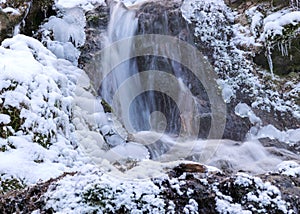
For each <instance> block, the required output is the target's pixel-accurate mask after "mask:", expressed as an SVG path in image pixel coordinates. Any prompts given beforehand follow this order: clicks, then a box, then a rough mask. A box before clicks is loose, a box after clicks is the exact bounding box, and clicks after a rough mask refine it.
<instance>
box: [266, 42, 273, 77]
mask: <svg viewBox="0 0 300 214" xmlns="http://www.w3.org/2000/svg"><path fill="white" fill-rule="evenodd" d="M266 54H267V60H268V64H269V69H270V71H271V74H272V79H274V73H273V61H272V52H271V47H270V46H268V47H267V52H266Z"/></svg>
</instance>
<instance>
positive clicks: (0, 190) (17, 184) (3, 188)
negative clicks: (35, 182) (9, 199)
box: [0, 174, 25, 195]
mask: <svg viewBox="0 0 300 214" xmlns="http://www.w3.org/2000/svg"><path fill="white" fill-rule="evenodd" d="M3 176H4V174H2V175H1V176H0V195H1V194H2V195H3V194H5V193H7V192H10V191H12V190H19V189H23V188H25V184H24V182H23V181H21V180H19V179H16V178H13V177H11V178H9V179H8V178H6V179H4V178H2V177H3Z"/></svg>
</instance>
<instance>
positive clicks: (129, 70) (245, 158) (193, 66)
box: [91, 0, 293, 173]
mask: <svg viewBox="0 0 300 214" xmlns="http://www.w3.org/2000/svg"><path fill="white" fill-rule="evenodd" d="M142 2H143V4H141V5H139V4H129V5H130V6H127V7H126V6H124V4H123V3H122V2H113V1H112V2H111V3H110V19H109V24H108V28H107V31H106V34H105V35H104V36H102V37H101V39H102V40H101V41H104V43H105V44H104V46H105V48H106V49H105V48H104V49H105V50H104V51H102V50H101V53H100V54H99V55H98V58H99V59H100V60H98V58H96V59H95V61H96V62H95V63H94V62H92V66H91V68H92V69H91V70H93V71H94V70H96V71H99V72H98V73H97V75H100V78H99V79H100V81H99V82H100V83H99V84H100V86H99V94H100V96H101V97H102V98H103V99H104V100H105V101H107V102H108V103H109V104H110V105H111V106H112V109H113V113H114V115H116V116H117V119H118V122H121V124H122V125H123V126H124V127H125V129H126V130H127V132H128V133H126V134H128V135H127V139H126V140H127V141H125V140H124V135H121V134H120V136H122V143H109V142H108V140H107V144H109V148H105V149H107V153H106V155H105V156H104V158H107V159H108V160H110V161H112V162H113V161H117V160H118V161H119V160H120V159H122V158H123V159H124V160H127V158H129V159H130V158H132V159H134V158H133V157H135V156H133V155H132V154H133V153H134V154H139V153H142V156H143V157H146V155H144V154H146V153H147V152H149V153H150V158H151V159H153V160H159V161H176V160H181V159H187V160H192V161H197V162H202V163H209V164H212V165H215V166H218V167H220V168H223V167H224V168H228V169H229V170H236V171H237V170H240V169H245V168H247V166H249V167H250V168H251V169H249V170H250V171H253V172H259V173H260V172H261V171H264V170H268V169H270V168H272V167H273V166H274V164H275V165H276V164H277V163H278V162H280V157H279V158H278V156H277V157H275V155H272V154H277V153H278V154H280V153H281V151H277V150H275V149H273V148H268V149H269V150H270V152H271V153H272V154H270V153H269V151H267V150H266V149H265V147H263V146H262V145H261V143H260V142H258V141H253V142H252V141H251V142H246V143H242V142H235V141H229V140H218V139H220V138H222V136H223V135H222V136H220V135H218V134H219V133H222V134H223V133H224V132H223V131H224V126H225V123H226V106H225V104H224V100H223V98H222V97H221V95H220V94H221V93H219V92H220V91H218V89H216V88H217V87H218V85H217V84H216V82H215V81H214V80H216V79H217V77H216V76H213V75H209V74H210V72H212V73H213V74H214V75H215V73H214V71H213V68H212V67H211V66H210V63H209V62H207V59H206V58H205V57H203V56H202V55H201V57H199V56H196V55H197V53H198V52H199V51H198V49H196V48H195V46H192V45H190V46H188V45H187V44H188V42H187V41H188V40H189V38H188V36H189V35H191V34H192V33H190V32H188V31H189V28H188V27H186V28H185V26H184V25H187V23H186V21H185V20H184V21H182V20H181V18H182V17H180V16H178V20H177V16H176V18H174V17H173V23H171V22H172V20H170V19H169V18H170V17H169V14H168V13H167V12H166V10H167V9H168V8H167V9H166V8H163V9H162V10H161V11H159V12H160V17H158V18H157V17H155V15H156V14H155V12H156V11H155V10H156V9H157V8H159V4H163V3H166V4H167V2H168V1H166V2H163V3H162V2H158V1H155V3H153V2H152V3H153V4H151V2H150V1H145V0H143V1H142ZM145 2H146V4H144V3H145ZM147 6H149V7H150V8H149V7H148V8H147ZM170 8H171V7H170ZM171 9H174V8H171ZM177 9H178V8H177ZM158 10H159V9H158ZM143 12H145V13H146V15H145V16H144V17H143V20H142V18H141V16H142V15H143V14H142V13H143ZM172 12H173V11H172ZM141 14H142V15H141ZM149 14H150V15H149ZM153 14H154V15H153ZM152 15H153V16H154V18H153V16H152ZM173 15H174V14H173ZM149 17H150V18H149ZM148 18H149V19H148ZM174 20H175V21H174ZM174 23H179V24H180V28H178V26H177V25H176V24H175V26H174ZM151 34H152V35H171V36H170V37H155V36H151ZM147 35H148V36H147ZM139 36H140V37H139ZM136 37H138V38H137V39H136ZM171 37H175V38H180V40H179V39H177V40H176V39H175V40H172V39H170V38H171ZM145 39H146V40H145ZM152 39H153V40H152ZM157 39H162V40H164V39H166V41H159V40H157ZM170 40H171V41H170ZM182 40H183V41H182ZM120 41H123V42H120ZM180 41H181V42H182V43H184V45H183V44H181V43H180ZM164 42H165V43H164ZM192 42H193V41H192ZM114 44H117V45H114ZM141 50H147V51H149V54H148V55H147V54H143V53H142V52H143V51H141ZM147 51H146V52H147ZM94 65H95V67H97V69H95V68H94V67H93V66H94ZM116 65H117V66H116ZM195 70H196V72H195ZM102 71H103V72H102ZM101 72H102V73H101ZM197 72H198V73H197ZM97 75H95V76H97ZM101 75H102V76H101ZM95 76H94V77H95ZM97 77H98V76H97ZM94 79H97V78H94ZM96 85H97V84H96ZM96 87H97V88H98V85H97V86H96ZM214 111H217V114H216V113H214ZM223 125H224V126H223ZM105 128H107V127H105ZM114 128H115V129H119V128H120V123H118V126H115V127H114ZM222 129H223V130H222ZM116 131H118V130H116ZM233 132H234V131H233ZM106 133H109V134H111V133H110V132H109V131H107V132H106ZM216 133H217V134H216ZM114 134H115V133H114V132H113V134H111V135H109V137H110V136H112V137H114V136H115V135H114ZM105 136H106V135H105ZM203 138H204V139H206V138H207V139H208V140H202V139H203ZM116 139H117V140H119V139H120V138H116ZM117 140H116V141H117ZM125 142H126V143H125ZM137 145H138V146H137ZM137 156H138V155H137ZM143 157H142V158H141V159H143ZM147 158H148V156H147ZM290 158H293V156H291V157H290ZM123 159H122V160H123ZM240 160H242V161H240Z"/></svg>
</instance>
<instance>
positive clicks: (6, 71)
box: [0, 35, 82, 183]
mask: <svg viewBox="0 0 300 214" xmlns="http://www.w3.org/2000/svg"><path fill="white" fill-rule="evenodd" d="M0 55H1V57H0V65H1V66H0V73H1V75H0V87H1V88H0V90H2V93H1V94H0V98H1V100H2V103H1V104H0V105H2V108H1V109H0V111H3V112H2V113H1V112H0V113H1V114H0V115H1V123H2V124H1V125H0V126H2V128H3V129H2V130H4V131H5V130H7V131H6V135H7V138H5V139H3V140H2V143H1V144H2V145H4V146H5V147H4V148H5V150H7V151H5V152H4V153H2V154H1V157H0V163H1V164H0V174H1V175H4V176H5V177H9V176H14V177H17V178H19V179H21V180H24V182H25V183H36V182H37V181H38V180H40V179H42V180H47V179H49V178H51V177H57V176H59V175H60V174H62V173H63V172H65V171H70V170H73V169H72V168H73V167H76V165H80V164H82V163H81V162H80V161H78V160H77V157H78V152H77V151H76V150H75V149H74V147H75V146H76V145H75V144H74V143H75V141H74V134H73V129H74V126H73V125H72V124H71V121H70V118H71V109H72V100H73V98H72V94H73V92H72V91H73V90H74V88H75V86H76V82H75V80H76V75H78V74H79V73H80V72H79V69H78V68H76V67H74V66H73V65H72V64H71V63H69V62H67V61H63V62H64V63H65V67H63V66H61V65H62V63H61V62H62V61H61V60H58V59H57V58H56V57H55V56H54V55H53V54H52V53H51V51H49V50H47V49H46V48H45V47H44V46H43V45H42V44H41V43H40V42H39V41H37V40H35V39H33V38H30V37H27V36H24V35H17V36H15V37H13V38H11V39H6V40H4V41H3V42H2V46H1V47H0ZM66 68H67V70H64V69H66ZM71 71H72V74H71V73H69V72H71ZM72 80H73V81H72ZM9 112H11V113H9ZM3 123H4V125H5V126H3Z"/></svg>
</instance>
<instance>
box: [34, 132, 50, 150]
mask: <svg viewBox="0 0 300 214" xmlns="http://www.w3.org/2000/svg"><path fill="white" fill-rule="evenodd" d="M52 137H53V136H52V134H50V133H48V134H47V135H46V134H41V133H34V136H33V142H35V143H37V144H39V145H41V146H42V147H44V148H46V149H48V148H49V147H50V146H51V145H52V143H51V138H52Z"/></svg>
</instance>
